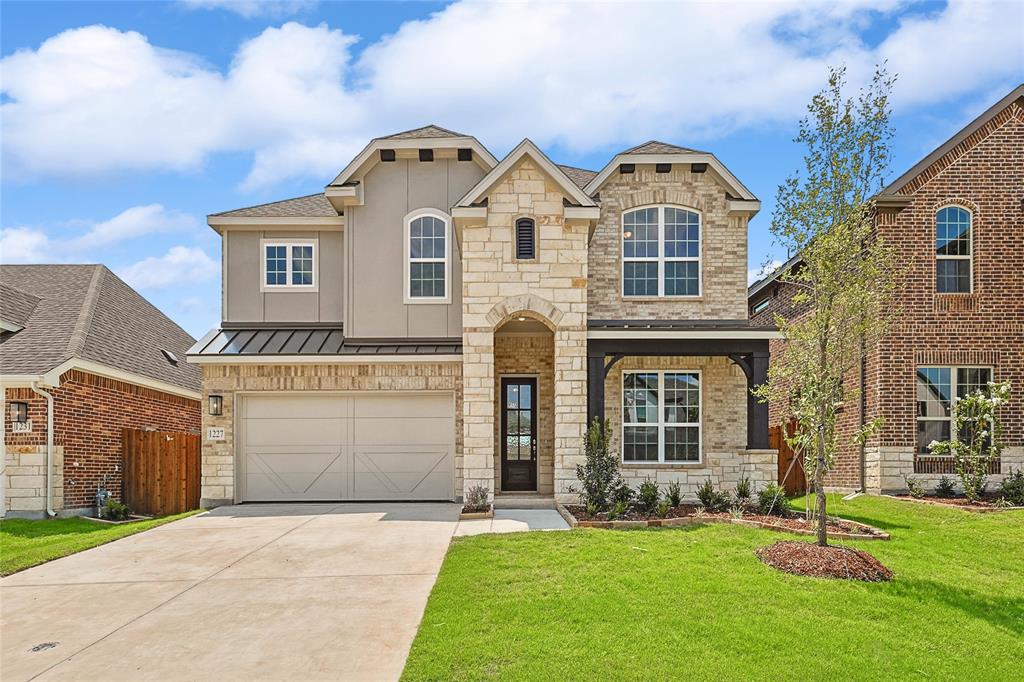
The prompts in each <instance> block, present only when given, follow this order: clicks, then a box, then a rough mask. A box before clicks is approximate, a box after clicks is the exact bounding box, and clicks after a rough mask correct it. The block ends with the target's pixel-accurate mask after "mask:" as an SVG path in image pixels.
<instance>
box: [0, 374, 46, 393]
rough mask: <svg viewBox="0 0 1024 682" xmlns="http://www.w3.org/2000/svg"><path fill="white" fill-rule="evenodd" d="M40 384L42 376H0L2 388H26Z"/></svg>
mask: <svg viewBox="0 0 1024 682" xmlns="http://www.w3.org/2000/svg"><path fill="white" fill-rule="evenodd" d="M42 382H43V375H42V374H0V386H2V387H4V388H28V387H30V386H32V384H35V383H42ZM2 397H3V396H0V398H2Z"/></svg>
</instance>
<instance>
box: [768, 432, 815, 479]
mask: <svg viewBox="0 0 1024 682" xmlns="http://www.w3.org/2000/svg"><path fill="white" fill-rule="evenodd" d="M794 428H796V423H795V422H790V423H789V432H790V433H793V429H794ZM768 447H770V448H773V449H775V450H778V451H779V471H778V477H779V478H778V480H779V485H781V486H782V487H783V489H784V490H785V491H786V494H787V495H802V494H803V493H805V492H807V474H805V473H804V462H803V458H802V457H800V456H799V455H797V454H796V453H795V452H793V450H792V448H790V447H789V445H788V444H787V443H786V439H785V438H783V437H782V427H781V426H773V427H771V428H770V429H768ZM794 460H795V462H794ZM790 465H792V466H790Z"/></svg>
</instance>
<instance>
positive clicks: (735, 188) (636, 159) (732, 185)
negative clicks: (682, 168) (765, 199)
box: [583, 152, 758, 201]
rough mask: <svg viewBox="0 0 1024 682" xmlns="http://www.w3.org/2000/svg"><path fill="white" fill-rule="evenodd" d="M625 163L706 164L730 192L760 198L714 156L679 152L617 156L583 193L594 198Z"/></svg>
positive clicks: (749, 199) (755, 198)
mask: <svg viewBox="0 0 1024 682" xmlns="http://www.w3.org/2000/svg"><path fill="white" fill-rule="evenodd" d="M623 163H632V164H636V165H641V164H658V163H676V164H682V163H690V164H693V163H706V164H708V167H709V169H710V170H713V171H714V172H715V175H717V176H718V177H719V178H720V179H721V180H722V182H723V183H724V184H725V186H726V187H727V188H728V189H729V191H730V192H731V193H732V194H733V195H735V196H737V197H739V198H740V199H743V200H746V201H758V198H757V197H756V196H754V193H753V192H751V191H750V190H749V189H747V187H746V185H744V184H743V183H742V182H740V181H739V179H738V178H737V177H736V176H735V175H733V174H732V172H731V171H730V170H729V169H728V168H726V167H725V164H723V163H722V162H721V161H719V160H718V158H717V157H716V156H715V155H714V154H709V153H707V152H678V153H673V154H626V153H623V154H616V155H615V157H614V158H612V160H611V161H609V162H608V164H607V165H606V166H605V167H604V168H602V169H601V172H599V173H598V174H597V175H596V176H595V177H594V179H593V180H591V181H590V182H589V183H587V186H586V187H584V188H583V191H584V192H586V193H587V194H588V195H590V196H593V195H594V194H596V193H597V192H598V191H599V190H600V189H601V186H602V185H604V183H605V182H607V181H608V179H609V178H610V177H611V175H612V173H614V172H615V171H616V170H618V168H619V166H620V165H621V164H623Z"/></svg>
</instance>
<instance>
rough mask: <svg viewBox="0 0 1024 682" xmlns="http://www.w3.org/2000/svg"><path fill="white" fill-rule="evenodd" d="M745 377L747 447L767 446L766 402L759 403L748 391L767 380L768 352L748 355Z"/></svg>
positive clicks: (762, 448) (759, 448) (756, 352)
mask: <svg viewBox="0 0 1024 682" xmlns="http://www.w3.org/2000/svg"><path fill="white" fill-rule="evenodd" d="M750 366H751V372H750V375H749V376H748V377H747V448H749V449H751V450H765V449H767V448H768V403H759V402H757V398H755V397H754V396H753V394H751V393H750V391H751V390H752V389H753V388H754V387H755V386H759V385H760V384H763V383H765V382H766V381H767V380H768V353H766V352H762V351H755V352H754V353H752V354H751V357H750Z"/></svg>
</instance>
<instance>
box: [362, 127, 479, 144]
mask: <svg viewBox="0 0 1024 682" xmlns="http://www.w3.org/2000/svg"><path fill="white" fill-rule="evenodd" d="M439 137H471V136H470V135H464V134H463V133H456V132H453V131H451V130H448V129H447V128H442V127H441V126H436V125H434V124H430V125H425V126H423V127H422V128H413V129H412V130H403V131H402V132H400V133H394V134H393V135H385V136H384V137H381V138H379V139H381V140H422V139H431V138H439Z"/></svg>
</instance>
